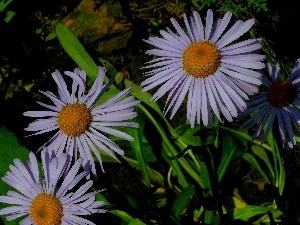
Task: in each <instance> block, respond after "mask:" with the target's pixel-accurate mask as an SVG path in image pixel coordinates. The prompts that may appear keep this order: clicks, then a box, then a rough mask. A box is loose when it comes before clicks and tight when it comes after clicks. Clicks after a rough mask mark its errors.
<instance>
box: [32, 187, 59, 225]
mask: <svg viewBox="0 0 300 225" xmlns="http://www.w3.org/2000/svg"><path fill="white" fill-rule="evenodd" d="M30 217H31V218H32V220H33V221H34V224H37V225H60V224H61V219H62V217H63V207H62V205H61V203H60V201H59V199H58V198H56V197H54V196H52V195H50V194H46V193H41V194H38V195H37V196H36V197H35V198H34V199H33V201H32V202H31V206H30Z"/></svg>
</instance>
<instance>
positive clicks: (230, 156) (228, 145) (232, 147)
mask: <svg viewBox="0 0 300 225" xmlns="http://www.w3.org/2000/svg"><path fill="white" fill-rule="evenodd" d="M242 154H244V151H242V150H241V149H238V147H237V144H236V140H234V139H233V138H232V137H231V136H230V135H229V134H227V133H226V132H225V133H224V134H223V155H222V160H221V162H220V165H219V168H218V181H219V182H220V181H221V180H222V178H223V177H224V175H225V173H226V171H227V169H228V167H229V166H230V164H231V162H232V161H233V160H234V159H236V158H237V157H239V156H241V155H242Z"/></svg>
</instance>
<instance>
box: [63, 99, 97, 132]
mask: <svg viewBox="0 0 300 225" xmlns="http://www.w3.org/2000/svg"><path fill="white" fill-rule="evenodd" d="M91 120H92V116H91V113H90V110H89V109H88V108H87V107H86V106H85V104H79V103H73V104H70V105H65V106H63V107H62V109H61V110H60V112H59V114H58V119H57V124H58V127H59V129H60V130H61V131H62V132H63V133H64V134H65V135H67V136H71V137H75V136H78V135H80V134H83V133H84V132H85V131H86V130H87V128H88V126H89V125H90V122H91Z"/></svg>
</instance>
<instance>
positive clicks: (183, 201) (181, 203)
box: [172, 185, 195, 217]
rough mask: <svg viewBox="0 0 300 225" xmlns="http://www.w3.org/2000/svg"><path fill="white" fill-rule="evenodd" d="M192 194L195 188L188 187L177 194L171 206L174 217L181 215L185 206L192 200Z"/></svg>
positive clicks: (192, 186)
mask: <svg viewBox="0 0 300 225" xmlns="http://www.w3.org/2000/svg"><path fill="white" fill-rule="evenodd" d="M194 192H195V186H194V185H189V186H188V187H186V188H185V189H183V190H182V191H181V192H180V193H179V194H178V196H177V197H176V199H175V201H174V203H173V205H172V212H173V213H174V215H175V216H176V217H179V216H180V215H181V213H182V211H183V210H184V209H185V208H186V206H187V204H188V203H189V201H190V199H191V198H192V196H193V194H194Z"/></svg>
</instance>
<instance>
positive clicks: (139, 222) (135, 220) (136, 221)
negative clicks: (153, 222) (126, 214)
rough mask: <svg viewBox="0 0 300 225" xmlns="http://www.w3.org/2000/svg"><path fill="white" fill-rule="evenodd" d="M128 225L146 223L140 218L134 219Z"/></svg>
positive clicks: (142, 224) (143, 224)
mask: <svg viewBox="0 0 300 225" xmlns="http://www.w3.org/2000/svg"><path fill="white" fill-rule="evenodd" d="M128 225H145V223H143V222H142V221H140V220H139V219H134V220H132V221H131V222H130V223H129V224H128Z"/></svg>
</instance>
